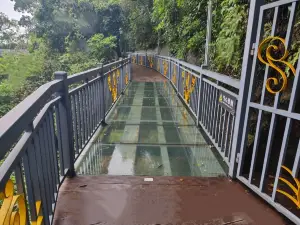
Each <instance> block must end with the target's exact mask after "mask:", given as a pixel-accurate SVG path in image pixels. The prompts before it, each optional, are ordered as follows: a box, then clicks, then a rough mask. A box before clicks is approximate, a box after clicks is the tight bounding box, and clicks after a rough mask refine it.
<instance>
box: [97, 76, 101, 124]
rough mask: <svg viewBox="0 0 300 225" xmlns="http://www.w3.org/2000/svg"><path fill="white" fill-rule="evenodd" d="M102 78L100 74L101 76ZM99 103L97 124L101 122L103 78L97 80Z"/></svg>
mask: <svg viewBox="0 0 300 225" xmlns="http://www.w3.org/2000/svg"><path fill="white" fill-rule="evenodd" d="M99 76H100V74H99ZM97 102H98V119H97V124H98V125H99V124H100V122H101V78H99V79H98V80H97Z"/></svg>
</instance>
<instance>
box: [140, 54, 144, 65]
mask: <svg viewBox="0 0 300 225" xmlns="http://www.w3.org/2000/svg"><path fill="white" fill-rule="evenodd" d="M139 61H140V65H143V64H144V63H143V56H140V60H139Z"/></svg>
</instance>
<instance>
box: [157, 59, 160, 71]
mask: <svg viewBox="0 0 300 225" xmlns="http://www.w3.org/2000/svg"><path fill="white" fill-rule="evenodd" d="M157 71H158V72H160V61H159V60H157Z"/></svg>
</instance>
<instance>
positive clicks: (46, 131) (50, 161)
mask: <svg viewBox="0 0 300 225" xmlns="http://www.w3.org/2000/svg"><path fill="white" fill-rule="evenodd" d="M44 125H45V129H44V137H45V143H46V149H45V150H46V152H45V156H46V157H47V162H48V168H49V180H50V187H51V199H52V203H53V202H55V198H54V193H56V191H57V190H56V185H55V179H54V177H53V174H54V165H53V164H54V162H53V159H52V157H51V152H52V146H51V138H50V126H49V118H48V116H46V118H45V120H44Z"/></svg>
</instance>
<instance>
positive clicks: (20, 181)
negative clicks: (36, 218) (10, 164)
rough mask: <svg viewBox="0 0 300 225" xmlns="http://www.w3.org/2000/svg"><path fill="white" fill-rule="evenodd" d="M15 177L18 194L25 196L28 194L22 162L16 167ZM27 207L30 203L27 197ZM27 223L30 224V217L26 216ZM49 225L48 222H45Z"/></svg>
mask: <svg viewBox="0 0 300 225" xmlns="http://www.w3.org/2000/svg"><path fill="white" fill-rule="evenodd" d="M15 179H16V186H17V194H23V195H24V196H27V193H26V188H25V183H24V178H23V169H22V164H21V163H18V164H17V166H16V168H15ZM25 207H26V209H28V203H27V201H26V198H25ZM26 211H27V210H26ZM26 225H29V218H28V216H27V217H26ZM45 225H48V224H45Z"/></svg>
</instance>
